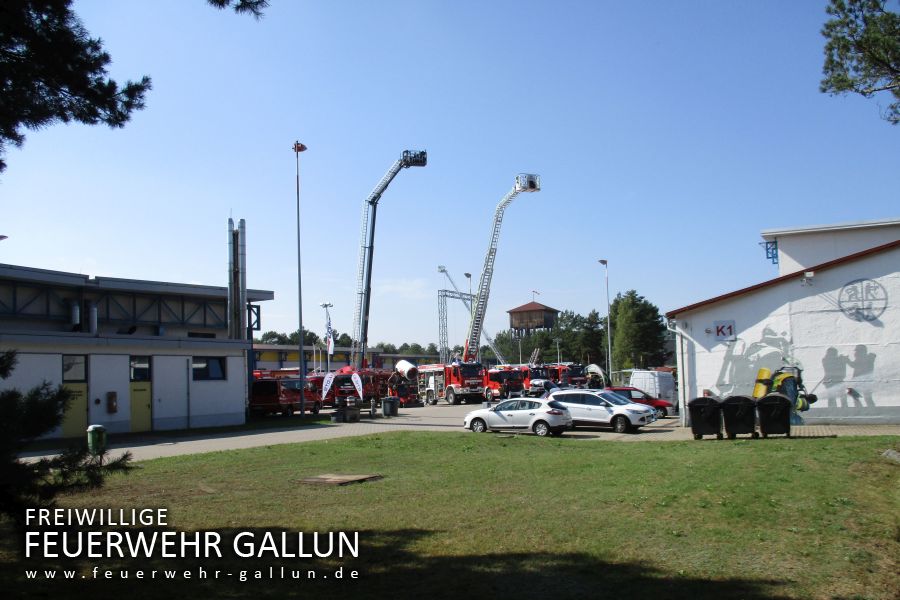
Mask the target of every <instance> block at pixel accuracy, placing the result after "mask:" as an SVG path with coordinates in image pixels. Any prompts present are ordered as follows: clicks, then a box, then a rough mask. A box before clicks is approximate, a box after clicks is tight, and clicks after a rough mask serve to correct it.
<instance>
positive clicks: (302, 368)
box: [294, 141, 306, 415]
mask: <svg viewBox="0 0 900 600" xmlns="http://www.w3.org/2000/svg"><path fill="white" fill-rule="evenodd" d="M305 151H306V146H304V145H303V144H301V143H300V142H299V141H295V142H294V156H295V157H296V159H297V321H298V322H299V323H298V327H299V329H298V331H299V334H300V340H299V342H298V346H299V350H300V354H299V355H298V362H297V367H298V368H297V371H298V372H299V374H300V414H301V415H303V414H305V413H306V393H305V390H306V360H305V359H306V357H305V356H303V284H302V279H301V277H300V153H301V152H305Z"/></svg>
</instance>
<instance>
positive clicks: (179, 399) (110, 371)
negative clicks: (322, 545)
mask: <svg viewBox="0 0 900 600" xmlns="http://www.w3.org/2000/svg"><path fill="white" fill-rule="evenodd" d="M13 335H15V338H14V339H12V336H10V335H7V336H4V335H0V347H2V348H4V349H5V348H12V349H15V350H17V352H18V359H19V362H18V366H17V367H16V369H15V370H13V372H12V374H11V376H10V378H9V379H6V380H3V381H0V390H3V389H9V388H18V389H19V390H22V391H26V390H29V389H31V388H33V387H35V386H36V385H39V384H40V383H41V382H42V381H44V380H46V381H48V382H50V383H51V384H52V385H54V386H55V385H58V384H60V383H62V355H63V354H83V355H87V356H88V368H87V371H88V381H87V393H88V424H99V425H103V426H105V427H106V428H107V431H109V432H110V433H120V432H127V431H130V430H131V401H130V394H131V382H130V359H131V356H132V355H139V356H150V357H151V372H152V381H151V391H152V396H151V398H152V423H153V429H154V430H167V429H185V428H189V427H213V426H220V425H239V424H242V423H244V421H245V418H246V412H245V405H246V398H247V371H246V361H245V358H244V354H243V352H242V350H241V349H238V348H235V347H225V345H222V346H221V347H220V346H216V345H209V346H204V345H198V344H196V342H193V343H190V344H185V345H190V347H184V348H172V351H169V350H165V349H162V348H160V347H159V345H157V347H155V348H154V347H153V342H155V340H154V341H151V342H150V343H147V342H148V340H139V339H125V340H123V339H109V338H102V337H90V336H66V338H60V337H59V336H53V335H47V334H38V335H19V334H13ZM179 344H180V342H176V343H175V344H170V345H171V346H177V345H179ZM49 346H52V347H53V348H54V349H61V350H62V352H47V351H46V349H47V348H48V347H49ZM192 356H224V357H225V358H226V361H227V363H226V364H227V366H226V372H227V380H225V381H193V377H192V368H191V358H192ZM107 392H116V395H117V397H118V411H117V412H115V413H109V412H107V408H106V407H107V404H106V402H107V400H106V397H107V396H106V394H107ZM98 400H99V402H98ZM60 434H61V431H60V429H56V430H54V431H53V432H51V433H50V434H48V437H59V435H60Z"/></svg>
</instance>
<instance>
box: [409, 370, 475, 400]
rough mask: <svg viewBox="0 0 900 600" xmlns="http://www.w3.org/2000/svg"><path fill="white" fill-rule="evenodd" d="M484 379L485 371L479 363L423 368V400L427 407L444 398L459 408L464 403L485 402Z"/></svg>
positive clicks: (420, 387) (419, 382)
mask: <svg viewBox="0 0 900 600" xmlns="http://www.w3.org/2000/svg"><path fill="white" fill-rule="evenodd" d="M484 377H485V375H484V367H482V366H481V363H476V362H468V363H460V362H457V363H452V364H449V365H441V364H436V365H423V366H420V367H419V373H418V377H417V388H418V395H419V399H420V400H422V401H423V402H425V403H426V404H437V402H438V400H440V399H442V398H443V399H444V400H446V401H447V402H448V403H449V404H459V403H460V401H461V400H465V401H466V402H467V403H469V404H473V403H475V402H481V401H482V400H483V399H484V397H485V396H484Z"/></svg>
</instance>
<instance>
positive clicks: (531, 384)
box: [519, 365, 552, 396]
mask: <svg viewBox="0 0 900 600" xmlns="http://www.w3.org/2000/svg"><path fill="white" fill-rule="evenodd" d="M519 370H520V371H522V377H523V381H522V385H523V387H524V390H525V395H526V396H540V395H541V394H543V393H544V391H545V390H544V382H545V381H552V379H551V378H550V374H549V372H548V370H547V367H545V366H544V365H522V366H520V367H519Z"/></svg>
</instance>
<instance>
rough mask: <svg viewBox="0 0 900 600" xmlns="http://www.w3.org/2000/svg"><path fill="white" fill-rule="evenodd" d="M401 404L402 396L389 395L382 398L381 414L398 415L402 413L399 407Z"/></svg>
mask: <svg viewBox="0 0 900 600" xmlns="http://www.w3.org/2000/svg"><path fill="white" fill-rule="evenodd" d="M399 406H400V398H396V397H394V396H388V397H387V398H382V399H381V416H383V417H396V416H397V415H399V414H400V411H399V409H398V407H399Z"/></svg>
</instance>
